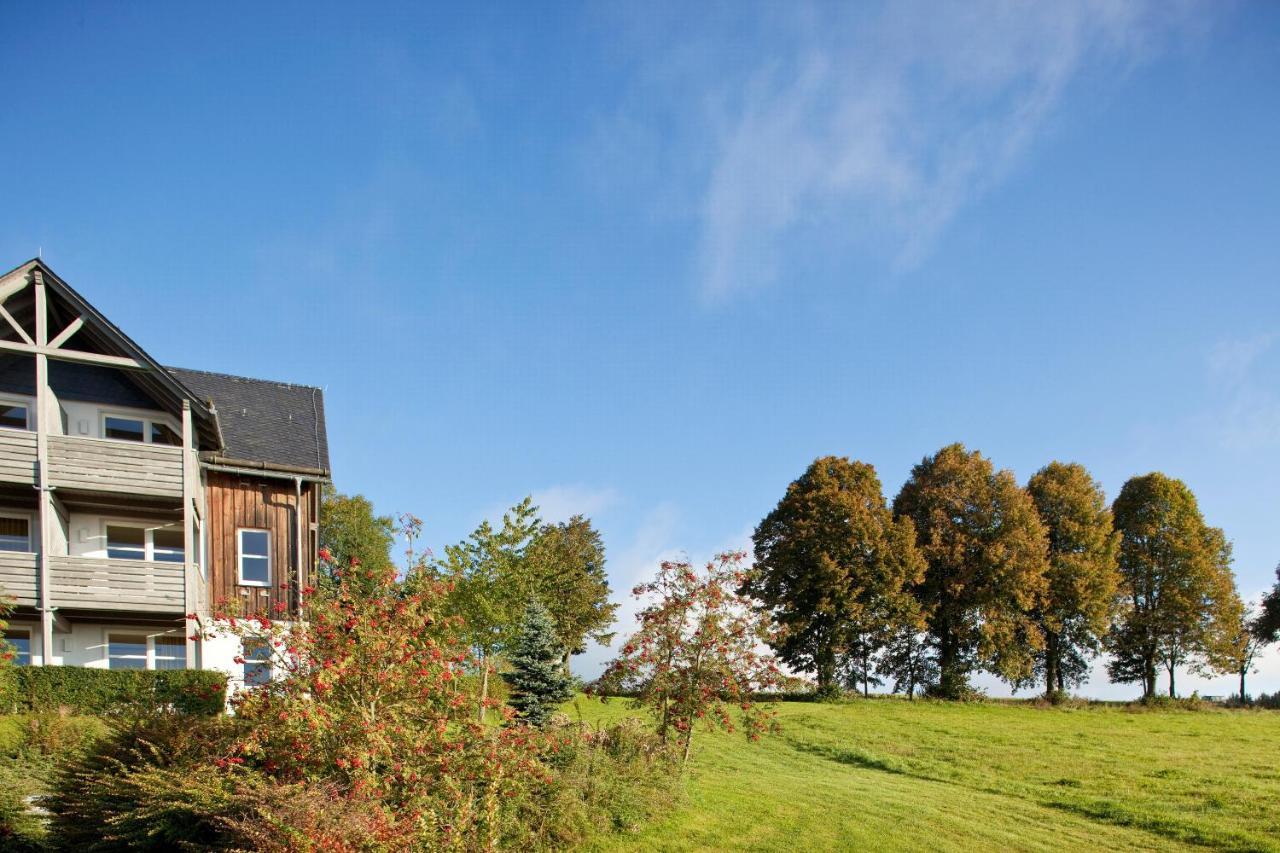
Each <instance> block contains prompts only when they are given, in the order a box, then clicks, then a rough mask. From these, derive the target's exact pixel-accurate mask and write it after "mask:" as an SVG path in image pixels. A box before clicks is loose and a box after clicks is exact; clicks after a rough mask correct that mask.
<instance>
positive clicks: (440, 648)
mask: <svg viewBox="0 0 1280 853" xmlns="http://www.w3.org/2000/svg"><path fill="white" fill-rule="evenodd" d="M328 556H329V555H328V554H327V553H322V554H321V557H322V559H328ZM328 569H329V575H330V576H331V577H333V578H334V579H335V580H336V583H335V585H334V587H333V589H332V590H331V591H329V592H328V593H326V594H324V595H319V596H317V595H315V590H311V589H304V590H301V592H302V600H303V601H304V602H306V605H305V609H304V611H303V615H304V618H303V619H301V620H296V621H293V622H284V621H280V620H278V619H272V618H270V616H269V615H267V614H252V615H248V616H235V615H234V614H231V613H216V614H215V615H214V623H213V624H212V625H211V626H210V627H209V629H208V633H209V635H211V636H212V635H226V634H227V633H230V634H232V635H234V636H236V637H238V638H239V639H240V642H241V643H242V644H243V646H244V648H246V649H248V648H256V649H258V650H259V651H258V653H257V654H256V655H254V659H269V661H270V664H271V667H272V671H273V673H274V674H275V677H273V678H272V679H271V680H270V681H269V682H268V683H266V684H264V685H261V686H259V687H255V688H252V689H246V690H243V691H241V692H239V693H238V694H237V695H236V696H235V697H234V698H233V700H232V704H233V706H234V711H235V715H236V718H237V720H238V722H239V723H240V726H239V730H240V734H239V736H238V737H236V738H235V739H234V740H233V741H231V742H230V743H229V744H228V746H227V749H226V753H225V754H224V755H220V756H217V757H216V758H215V759H214V765H215V769H216V770H217V771H218V772H227V773H234V772H236V771H238V770H239V769H241V768H247V769H251V770H254V771H257V772H260V773H263V774H265V775H267V776H269V777H270V778H272V779H273V780H276V781H278V782H280V783H282V784H298V783H316V784H323V785H325V786H326V790H328V791H331V792H339V793H338V794H335V795H334V796H346V795H350V796H352V797H358V798H359V799H360V800H361V802H362V803H364V804H366V806H367V805H368V804H369V803H373V804H376V805H377V806H378V807H380V808H382V809H384V810H385V811H386V816H387V819H388V821H389V822H390V823H392V824H393V825H394V826H396V827H398V828H399V829H400V830H401V831H402V832H403V833H404V835H405V839H404V840H406V841H408V840H412V843H413V845H414V846H430V847H441V848H450V847H455V846H456V847H462V848H467V847H472V846H475V847H479V848H490V847H496V846H498V845H499V844H500V843H504V841H506V840H509V839H508V836H509V835H510V834H511V833H512V832H517V831H518V824H519V821H518V820H517V819H516V818H517V816H516V815H514V814H513V813H512V812H513V809H512V808H511V806H510V804H511V803H515V802H520V801H522V800H523V799H525V796H524V795H526V794H528V793H530V790H531V789H534V788H537V787H538V786H541V785H545V784H547V783H548V782H549V776H548V773H547V770H546V768H545V767H544V766H543V764H542V763H541V761H540V758H539V756H540V754H541V753H542V752H543V750H544V747H545V744H544V743H543V740H544V739H545V738H544V736H543V735H542V734H541V733H539V732H537V731H536V730H533V729H530V728H528V727H525V726H496V727H495V726H485V725H482V724H480V723H477V722H476V721H475V720H474V716H473V709H474V707H475V705H474V702H475V699H474V697H473V696H472V695H470V693H469V691H468V690H467V687H466V686H465V679H464V674H465V672H466V670H467V668H468V667H469V666H471V665H473V662H472V660H471V657H470V653H469V651H468V649H467V647H466V645H465V643H464V642H463V641H462V640H461V624H460V622H459V620H457V619H456V618H454V617H449V616H445V615H444V614H443V611H442V609H441V605H442V602H443V599H444V597H445V596H446V595H447V593H448V589H447V586H446V584H445V583H443V582H434V583H422V584H418V585H416V586H415V587H414V588H413V589H412V590H408V589H406V588H405V587H404V586H403V585H402V584H400V583H398V582H397V577H396V571H395V568H394V567H390V566H382V567H366V566H363V565H361V564H360V562H359V561H358V560H352V561H351V562H350V563H348V564H347V565H345V566H343V567H341V568H339V567H335V566H329V567H328ZM238 662H242V661H240V660H238ZM493 704H494V705H495V706H498V707H501V703H500V702H498V701H496V700H495V701H494V702H493ZM507 716H510V712H509V711H508V712H507Z"/></svg>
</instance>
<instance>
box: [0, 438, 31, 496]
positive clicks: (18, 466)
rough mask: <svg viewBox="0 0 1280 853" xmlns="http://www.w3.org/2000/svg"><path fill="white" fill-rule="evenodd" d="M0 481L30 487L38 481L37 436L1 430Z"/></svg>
mask: <svg viewBox="0 0 1280 853" xmlns="http://www.w3.org/2000/svg"><path fill="white" fill-rule="evenodd" d="M0 481H2V482H6V483H22V484H24V485H30V484H32V483H34V482H35V481H36V434H35V433H34V432H27V431H26V430H22V429H0Z"/></svg>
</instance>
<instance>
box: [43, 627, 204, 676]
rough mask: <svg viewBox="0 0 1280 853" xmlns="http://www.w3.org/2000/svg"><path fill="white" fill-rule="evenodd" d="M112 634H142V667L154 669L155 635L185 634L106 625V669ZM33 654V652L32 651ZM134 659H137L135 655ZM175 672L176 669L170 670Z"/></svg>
mask: <svg viewBox="0 0 1280 853" xmlns="http://www.w3.org/2000/svg"><path fill="white" fill-rule="evenodd" d="M112 634H132V635H133V636H135V637H136V636H144V637H146V638H147V652H146V655H145V656H144V664H143V669H149V670H154V669H155V668H156V638H157V637H173V638H175V639H176V638H181V639H183V640H184V643H185V640H186V636H185V634H184V633H183V632H181V631H156V630H155V629H154V628H138V627H136V626H130V625H107V626H105V627H104V628H103V629H102V662H103V663H104V664H105V665H106V668H107V669H110V668H111V635H112ZM33 655H34V652H33ZM134 660H137V658H136V657H135V658H134ZM180 660H181V661H182V668H183V669H186V668H187V659H186V656H185V655H184V656H183V657H182V658H180ZM171 671H174V672H176V671H177V670H171Z"/></svg>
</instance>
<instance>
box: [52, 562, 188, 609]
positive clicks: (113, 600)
mask: <svg viewBox="0 0 1280 853" xmlns="http://www.w3.org/2000/svg"><path fill="white" fill-rule="evenodd" d="M183 571H184V569H183V565H182V563H156V562H150V561H147V560H111V559H102V558H97V557H63V556H50V557H49V589H50V592H51V593H52V595H51V599H52V601H51V603H52V604H53V606H54V607H61V608H66V609H78V610H112V611H129V612H135V613H173V614H181V613H183V612H184V610H185V605H186V598H185V581H184V579H183Z"/></svg>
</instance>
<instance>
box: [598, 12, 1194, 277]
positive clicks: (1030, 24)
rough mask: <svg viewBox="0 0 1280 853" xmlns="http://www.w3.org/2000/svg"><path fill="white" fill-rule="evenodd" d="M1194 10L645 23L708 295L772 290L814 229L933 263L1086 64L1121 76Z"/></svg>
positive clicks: (767, 15)
mask: <svg viewBox="0 0 1280 853" xmlns="http://www.w3.org/2000/svg"><path fill="white" fill-rule="evenodd" d="M699 8H702V7H699ZM1190 8H1191V6H1190V4H1169V3H1155V2H1146V0H1133V2H1126V0H1079V2H1059V3H1017V2H1010V0H983V2H977V3H964V4H938V3H924V2H921V3H910V2H908V3H895V4H890V5H889V6H888V7H887V8H886V9H884V10H882V11H878V12H877V11H871V10H870V9H869V8H868V7H866V6H864V5H861V4H855V5H854V6H846V5H839V4H836V5H821V6H784V7H768V8H767V9H763V10H761V13H760V15H759V16H758V18H759V20H757V21H756V26H746V25H744V24H742V23H741V22H742V20H743V17H744V16H742V15H741V14H740V10H739V9H738V7H736V6H734V7H733V10H734V14H735V17H734V18H733V20H732V21H719V22H718V23H717V25H716V26H714V27H711V30H712V31H710V32H708V30H707V29H700V28H699V27H698V26H697V25H696V24H691V22H690V21H688V20H681V21H678V22H675V24H673V26H672V27H671V28H670V29H669V31H664V32H662V33H661V34H658V33H655V32H654V27H653V25H652V24H651V23H648V22H646V23H645V24H644V25H643V27H642V28H643V29H644V30H645V32H646V33H647V34H648V35H647V38H648V41H647V42H646V45H647V46H648V47H649V48H650V50H649V58H648V61H647V62H646V63H644V64H643V65H642V70H641V72H640V73H639V75H638V76H639V79H640V80H641V81H642V82H641V83H640V84H639V86H640V88H641V89H643V90H645V91H647V92H648V93H649V96H650V98H652V97H653V96H654V93H658V94H657V97H659V98H660V97H666V98H668V99H672V100H674V101H676V102H678V103H679V104H681V105H683V107H685V109H686V112H685V114H684V115H674V116H671V115H663V114H660V115H659V116H658V117H657V118H655V119H654V120H653V122H652V124H662V125H663V129H664V130H667V129H668V128H669V126H670V125H672V124H673V123H674V124H675V125H676V127H675V129H674V130H671V132H670V133H669V137H670V138H671V139H672V140H673V144H675V145H680V146H682V148H683V151H682V153H683V155H684V156H685V157H686V158H687V159H688V160H689V162H692V163H694V164H696V166H695V167H696V168H701V169H704V170H705V172H704V174H702V175H701V176H700V179H701V181H702V190H701V192H700V198H699V200H698V201H697V203H696V215H697V217H698V219H699V238H698V244H697V261H696V263H697V277H698V281H699V286H700V289H701V292H702V293H703V295H704V296H705V297H707V298H708V299H710V300H719V299H724V298H725V297H728V296H731V295H733V294H735V293H737V292H740V291H743V290H747V289H751V288H754V287H759V286H761V285H765V284H769V283H771V282H774V281H775V280H777V279H779V278H781V277H783V275H784V273H785V272H786V271H787V269H788V267H789V266H790V265H792V264H794V263H795V262H796V260H797V258H796V257H795V253H796V252H795V250H790V249H789V246H792V245H794V244H796V243H799V242H803V241H804V238H809V237H817V238H819V239H821V240H826V241H834V242H835V243H837V244H840V245H844V244H850V243H852V244H855V245H861V246H863V247H869V248H871V249H873V250H874V251H877V252H884V253H887V255H888V259H889V260H890V261H891V262H892V263H893V264H895V265H896V266H898V267H900V268H901V267H911V266H913V265H915V264H917V263H919V262H920V260H921V259H923V258H924V257H926V256H927V255H928V253H929V252H930V251H931V249H932V247H933V245H934V242H935V240H936V238H937V237H938V235H939V234H940V232H941V231H942V230H943V229H944V228H945V227H946V226H947V225H948V223H950V222H951V221H952V220H953V219H954V218H955V217H956V215H957V214H958V213H959V212H960V211H961V210H962V209H964V208H965V206H967V205H969V204H971V203H972V202H973V201H974V200H975V199H977V198H979V197H980V196H982V195H983V194H984V193H985V192H987V191H989V190H990V189H991V188H992V187H993V186H994V185H996V184H998V183H999V182H1001V181H1002V180H1004V179H1005V178H1006V176H1007V175H1008V174H1009V173H1010V171H1011V170H1013V169H1015V168H1016V167H1017V166H1018V164H1019V163H1020V162H1021V161H1022V160H1023V158H1024V157H1025V155H1026V153H1027V151H1028V149H1029V148H1030V147H1031V145H1032V143H1033V142H1034V141H1035V140H1036V139H1037V138H1038V137H1039V136H1041V135H1042V134H1043V133H1044V132H1045V129H1046V127H1047V126H1049V125H1050V123H1051V119H1052V117H1053V116H1054V114H1055V110H1056V109H1057V108H1058V107H1059V106H1060V104H1061V102H1062V100H1063V97H1064V93H1065V91H1066V90H1067V88H1068V86H1069V85H1070V84H1071V82H1072V81H1073V80H1074V79H1076V78H1077V77H1079V76H1080V75H1081V73H1082V72H1083V71H1084V70H1085V69H1091V70H1095V71H1101V72H1102V73H1108V74H1115V73H1122V72H1123V71H1124V70H1126V69H1127V68H1128V67H1130V66H1132V65H1133V64H1134V63H1136V62H1139V61H1141V60H1142V59H1144V58H1146V57H1148V56H1150V55H1151V54H1152V53H1154V52H1157V51H1159V50H1160V49H1162V47H1163V45H1164V43H1165V42H1166V41H1167V37H1168V35H1169V33H1170V32H1171V31H1173V30H1175V29H1178V28H1180V27H1181V26H1182V25H1183V24H1185V22H1186V21H1188V20H1192V19H1193V18H1195V16H1193V15H1190V14H1188V10H1189V9H1190ZM784 10H785V11H784ZM709 26H710V25H709ZM744 31H748V32H744ZM659 39H661V44H660V46H658V42H659ZM744 56H746V57H750V59H748V60H745V61H744V60H743V59H742V57H744ZM689 92H699V93H705V95H704V96H702V97H698V98H696V99H691V98H690V97H689V95H688V94H687V93H689ZM633 106H637V108H638V109H637V110H632V111H630V112H628V113H627V114H626V116H625V117H624V118H620V119H618V120H617V121H616V122H614V126H616V127H617V128H619V130H620V136H621V137H622V138H623V139H624V141H625V140H626V139H630V140H633V141H634V140H635V139H636V138H641V139H644V140H649V142H648V143H646V145H645V146H643V147H641V148H640V149H639V153H641V154H646V153H649V151H648V149H649V148H651V147H652V144H651V143H652V138H653V133H648V134H641V135H640V136H639V137H637V130H636V127H637V123H636V119H635V113H636V112H637V111H643V110H644V109H645V108H652V107H653V101H652V100H649V101H645V100H644V99H643V98H641V99H639V101H638V103H637V104H634V105H633ZM658 112H659V113H661V112H662V108H661V107H659V108H658ZM681 120H683V121H690V120H691V121H693V122H695V123H698V124H699V125H700V127H701V129H702V130H703V131H705V133H704V136H705V138H706V139H708V140H709V142H705V143H704V144H705V145H706V146H707V148H708V150H706V151H705V152H699V151H698V150H696V148H695V147H693V146H690V144H689V143H690V140H691V138H692V137H693V136H694V135H693V134H689V133H687V132H681V128H680V126H679V122H680V121H681ZM624 147H625V146H624ZM673 159H674V158H673ZM647 170H648V169H647V167H646V166H645V165H633V166H632V167H631V172H632V173H633V174H635V173H641V174H642V173H645V172H646V171H647ZM677 176H678V177H679V178H681V179H683V178H685V177H687V176H686V175H685V174H683V173H681V172H679V171H677ZM669 196H670V194H667V197H669Z"/></svg>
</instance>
